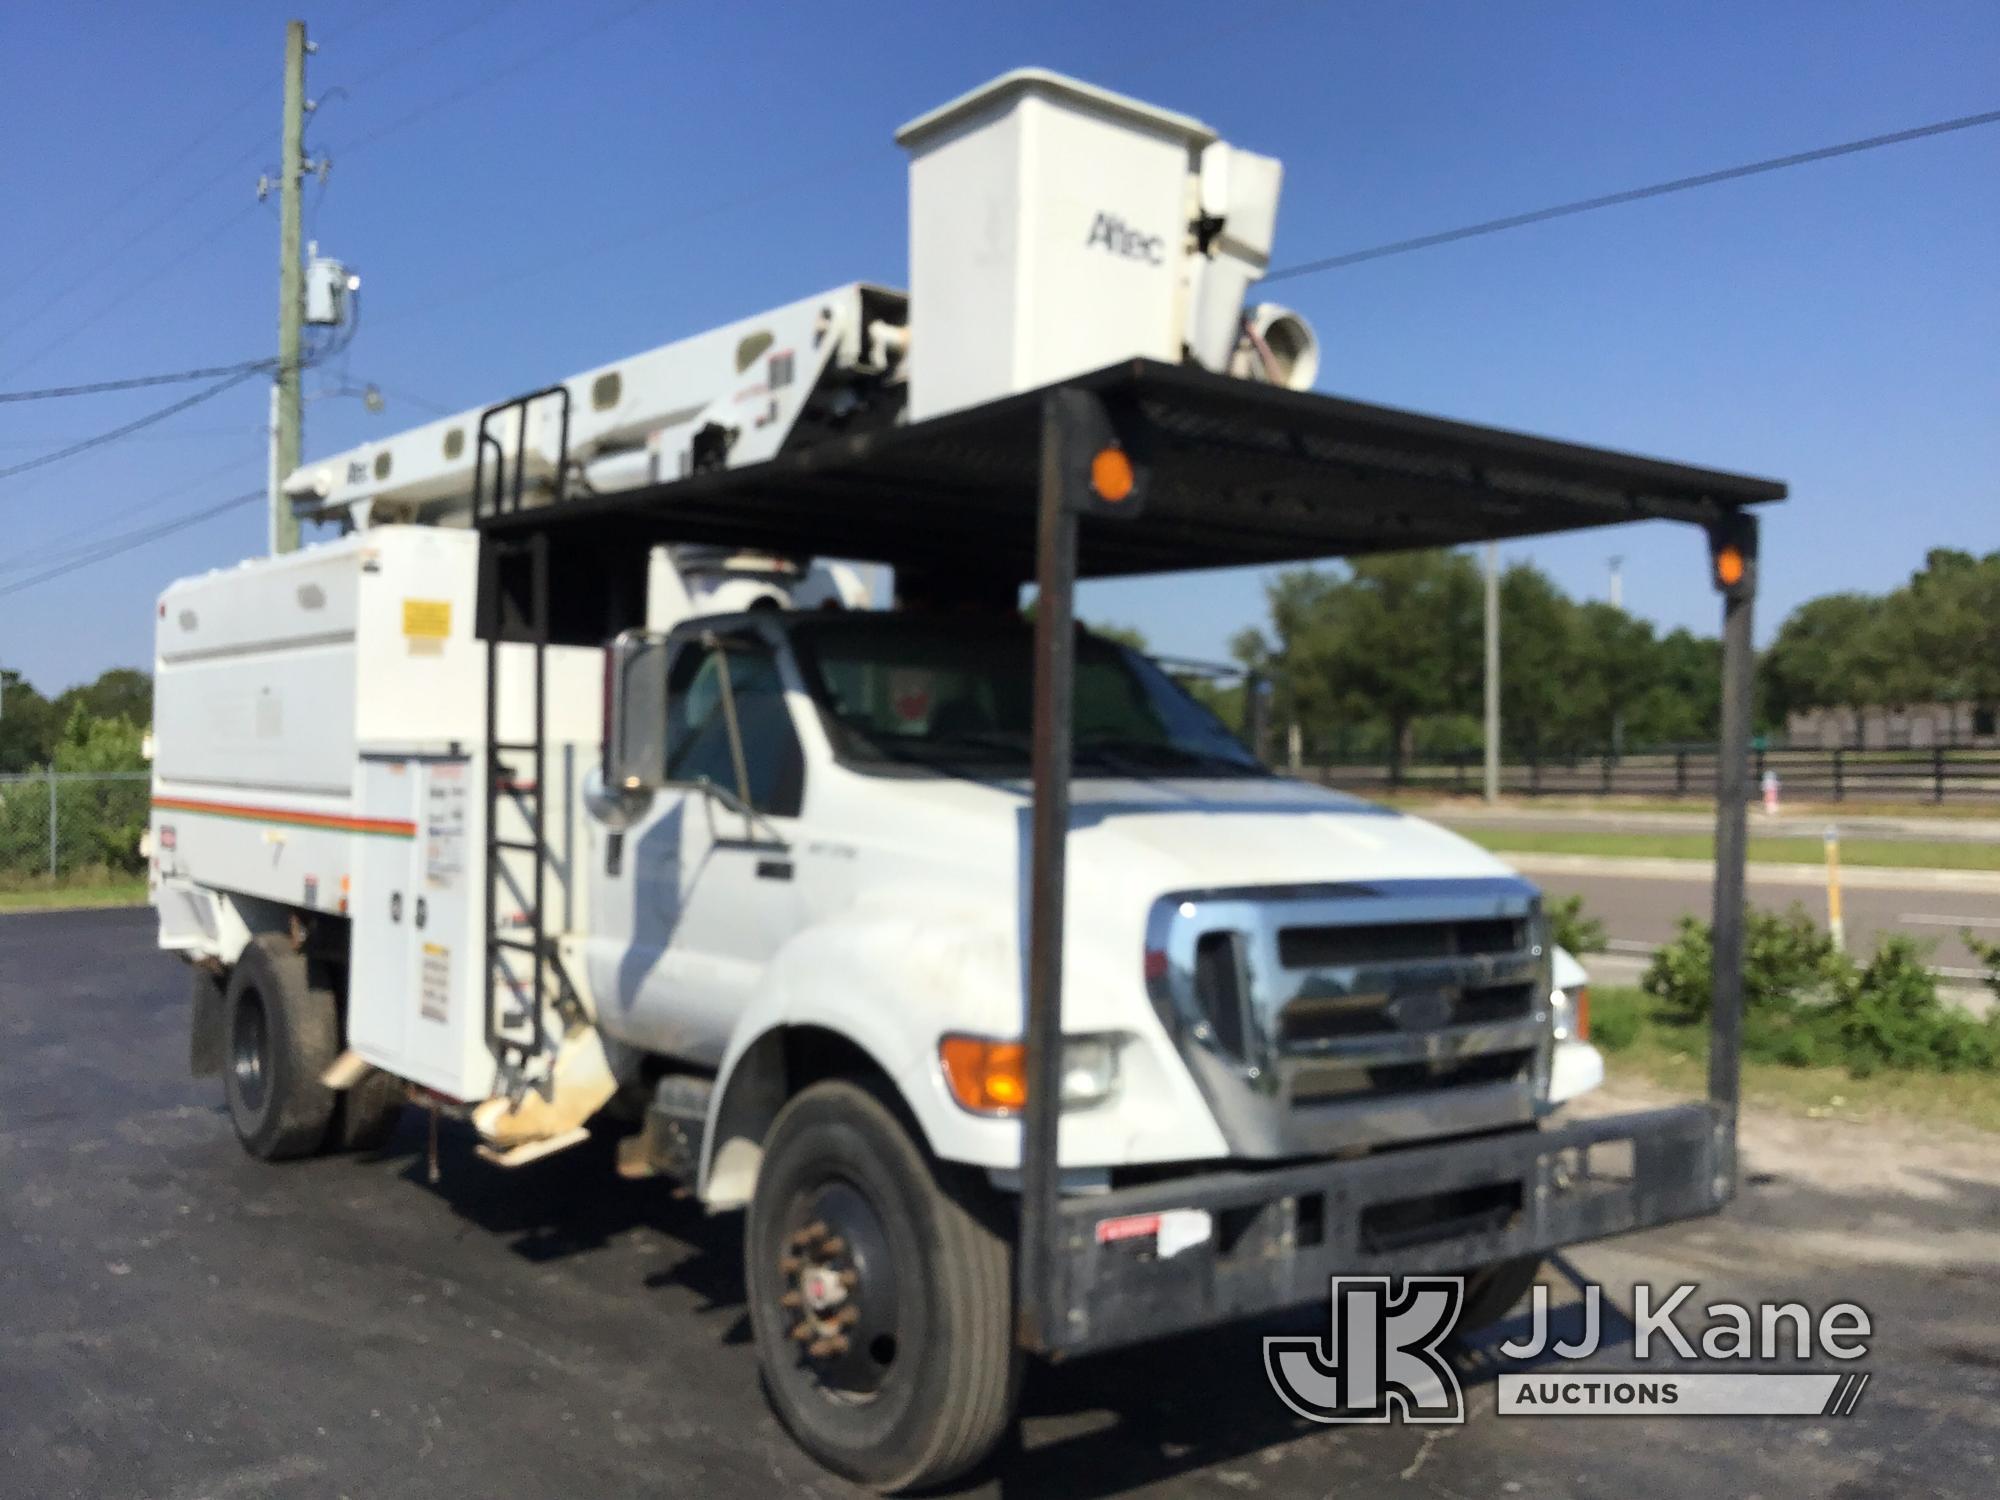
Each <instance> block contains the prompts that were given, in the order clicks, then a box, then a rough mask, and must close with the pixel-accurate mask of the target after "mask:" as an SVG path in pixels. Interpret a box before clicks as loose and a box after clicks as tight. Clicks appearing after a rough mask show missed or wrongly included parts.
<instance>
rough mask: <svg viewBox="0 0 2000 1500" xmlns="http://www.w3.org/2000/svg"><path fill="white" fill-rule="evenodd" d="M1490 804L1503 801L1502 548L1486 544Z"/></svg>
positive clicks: (1487, 758) (1487, 740) (1487, 793)
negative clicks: (1501, 763) (1501, 774)
mask: <svg viewBox="0 0 2000 1500" xmlns="http://www.w3.org/2000/svg"><path fill="white" fill-rule="evenodd" d="M1486 800H1487V801H1488V802H1498V801H1499V800H1500V544H1499V543H1498V542H1488V543H1487V544H1486Z"/></svg>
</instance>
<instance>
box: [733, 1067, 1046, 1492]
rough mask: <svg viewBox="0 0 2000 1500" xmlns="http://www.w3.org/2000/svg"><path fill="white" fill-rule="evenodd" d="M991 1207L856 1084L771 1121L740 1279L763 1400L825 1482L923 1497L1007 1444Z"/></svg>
mask: <svg viewBox="0 0 2000 1500" xmlns="http://www.w3.org/2000/svg"><path fill="white" fill-rule="evenodd" d="M995 1208H996V1205H995V1203H994V1202H993V1199H992V1195H991V1194H990V1192H989V1191H988V1190H987V1189H986V1187H985V1184H984V1183H982V1182H980V1181H979V1180H978V1179H977V1178H975V1177H973V1176H971V1175H970V1174H960V1173H958V1172H955V1171H953V1169H950V1168H948V1167H944V1166H941V1165H940V1164H938V1163H936V1162H934V1161H933V1160H931V1158H930V1156H929V1155H928V1153H927V1152H925V1150H924V1149H923V1148H922V1147H921V1146H919V1145H918V1144H917V1142H916V1141H915V1140H914V1139H913V1137H912V1133H911V1131H910V1130H909V1129H907V1128H906V1127H905V1126H904V1125H903V1123H902V1121H901V1120H900V1119H899V1118H898V1116H897V1112H896V1111H895V1110H894V1109H893V1108H892V1107H891V1106H890V1104H888V1103H886V1102H885V1101H884V1100H883V1099H882V1098H881V1097H879V1096H878V1095H877V1094H876V1093H875V1092H873V1091H872V1090H870V1089H868V1088H867V1087H865V1086H863V1085H860V1084H857V1083H852V1082H847V1081H844V1080H835V1081H830V1082H826V1083H818V1084H814V1085H813V1086H812V1087H811V1088H809V1089H806V1090H805V1091H804V1092H802V1093H801V1094H799V1095H798V1097H797V1098H795V1099H793V1100H792V1101H791V1102H790V1103H789V1104H787V1105H786V1106H785V1107H784V1109H783V1110H781V1111H780V1112H779V1114H778V1118H777V1119H776V1121H774V1122H773V1124H772V1126H771V1133H770V1135H769V1137H768V1138H767V1140H766V1143H765V1152H764V1161H763V1165H762V1167H761V1168H760V1169H759V1171H758V1174H757V1188H756V1192H755V1194H754V1196H753V1198H752V1201H751V1204H750V1222H749V1225H748V1227H747V1229H746V1232H745V1234H744V1240H743V1254H744V1260H745V1274H744V1281H745V1285H746V1286H747V1287H748V1289H749V1300H750V1316H751V1324H752V1327H753V1328H754V1330H755V1332H756V1340H757V1358H758V1363H759V1365H760V1367H761V1369H762V1372H763V1377H764V1390H765V1394H766V1395H767V1396H768V1397H769V1399H770V1402H771V1405H772V1407H773V1409H774V1410H775V1411H776V1412H777V1415H778V1419H779V1420H780V1421H781V1422H783V1423H784V1424H785V1427H786V1428H787V1429H788V1430H789V1431H790V1432H791V1434H792V1436H793V1437H794V1438H795V1439H796V1440H797V1441H798V1443H799V1445H800V1446H801V1447H803V1448H804V1449H805V1450H806V1451H807V1452H808V1453H810V1454H811V1455H812V1456H813V1457H814V1458H815V1459H817V1460H818V1461H819V1462H820V1463H822V1464H824V1465H825V1466H826V1467H827V1468H829V1469H832V1470H833V1471H834V1472H836V1473H838V1474H841V1475H843V1476H844V1477H846V1478H848V1479H851V1480H854V1481H856V1482H857V1483H860V1484H865V1485H867V1486H869V1487H870V1488H873V1489H877V1490H881V1491H884V1492H894V1491H899V1490H907V1489H915V1488H919V1487H925V1486H931V1485H937V1484H941V1483H943V1482H944V1481H946V1480H948V1479H952V1478H955V1477H957V1476H958V1475H960V1474H963V1473H964V1472H965V1471H966V1470H967V1469H970V1468H972V1467H973V1466H974V1465H975V1464H977V1463H978V1462H979V1461H980V1460H981V1459H982V1458H984V1457H985V1456H986V1455H987V1454H988V1453H989V1452H991V1451H992V1449H993V1446H994V1445H995V1444H996V1443H997V1442H998V1441H999V1440H1000V1438H1001V1436H1002V1435H1003V1434H1004V1433H1005V1432H1006V1431H1007V1428H1008V1426H1009V1424H1010V1423H1011V1421H1012V1419H1013V1414H1014V1402H1015V1398H1016V1396H1017V1394H1018V1392H1019V1388H1020V1368H1021V1360H1020V1356H1019V1353H1018V1352H1017V1351H1016V1349H1015V1347H1014V1339H1013V1328H1012V1313H1013V1304H1014V1298H1013V1285H1012V1270H1013V1261H1012V1256H1011V1254H1010V1253H1009V1248H1008V1240H1007V1237H1006V1236H1005V1235H1004V1234H1003V1233H1002V1232H1000V1229H999V1228H998V1226H997V1224H996V1222H995V1219H996V1214H995ZM815 1230H817V1231H818V1233H817V1234H815V1232H814V1231H815ZM836 1284H838V1285H839V1287H840V1290H839V1291H838V1292H837V1294H836V1293H834V1292H833V1291H832V1288H833V1287H834V1286H835V1285H836ZM836 1295H837V1297H838V1299H839V1300H838V1301H837V1302H832V1303H829V1298H830V1297H833V1296H836ZM788 1302H790V1304H791V1305H787V1303H788ZM843 1318H849V1319H851V1321H848V1322H847V1323H845V1324H841V1323H840V1322H839V1320H840V1319H843ZM802 1327H803V1328H806V1329H807V1331H808V1334H809V1335H810V1336H809V1337H806V1338H801V1337H799V1336H796V1334H795V1330H796V1329H799V1328H802ZM830 1330H838V1335H839V1338H840V1339H841V1341H842V1347H841V1348H840V1349H838V1350H837V1351H829V1350H826V1349H824V1348H823V1344H824V1343H825V1342H826V1340H827V1337H828V1333H829V1331H830Z"/></svg>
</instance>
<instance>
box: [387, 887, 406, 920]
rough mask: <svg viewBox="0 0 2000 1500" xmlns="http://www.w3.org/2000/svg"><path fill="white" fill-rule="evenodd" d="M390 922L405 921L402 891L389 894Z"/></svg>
mask: <svg viewBox="0 0 2000 1500" xmlns="http://www.w3.org/2000/svg"><path fill="white" fill-rule="evenodd" d="M389 920H390V921H391V922H400V921H402V920H403V893H402V892H401V891H391V892H389Z"/></svg>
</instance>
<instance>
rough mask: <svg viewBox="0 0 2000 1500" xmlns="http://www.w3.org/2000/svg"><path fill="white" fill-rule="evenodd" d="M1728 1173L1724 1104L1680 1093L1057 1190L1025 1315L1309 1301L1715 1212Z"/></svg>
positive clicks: (1045, 1337)
mask: <svg viewBox="0 0 2000 1500" xmlns="http://www.w3.org/2000/svg"><path fill="white" fill-rule="evenodd" d="M1735 1180H1736V1173H1735V1136H1734V1131H1733V1129H1732V1126H1731V1122H1730V1119H1729V1117H1728V1116H1727V1115H1726V1114H1724V1113H1723V1112H1722V1111H1720V1110H1717V1109H1715V1108H1713V1107H1712V1106H1710V1105H1708V1104H1688V1105H1679V1106H1675V1107H1673V1108H1669V1109H1659V1110H1649V1111H1645V1112H1643V1113H1637V1114H1628V1115H1617V1116H1612V1117H1609V1118H1605V1119H1598V1120H1583V1121H1578V1122H1575V1123H1573V1124H1567V1125H1564V1126H1562V1127H1560V1128H1557V1129H1551V1130H1544V1131H1539V1132H1537V1131H1532V1130H1525V1131H1513V1132H1509V1133H1506V1134H1502V1135H1491V1136H1484V1137H1478V1138H1473V1139H1467V1140H1459V1141H1453V1142H1450V1143H1447V1144H1444V1145H1434V1146H1423V1147H1416V1148H1411V1149H1408V1150H1397V1151H1384V1152H1378V1153H1376V1154H1374V1155H1371V1156H1366V1157H1360V1158H1356V1159H1354V1160H1348V1161H1314V1162H1309V1163H1305V1164H1302V1165H1294V1166H1284V1167H1277V1168H1272V1169H1269V1170H1262V1171H1257V1170H1249V1171H1225V1172H1212V1173H1204V1174H1201V1175H1198V1176H1191V1177H1178V1178H1173V1179H1170V1180H1165V1181H1161V1182H1157V1183H1147V1184H1144V1185H1142V1186H1138V1187H1128V1188H1119V1189H1115V1190H1113V1191H1112V1192H1109V1193H1099V1194H1094V1195H1078V1196H1073V1197H1067V1198H1064V1199H1062V1200H1061V1203H1060V1206H1059V1211H1058V1217H1057V1223H1056V1231H1057V1232H1056V1244H1055V1249H1054V1254H1053V1255H1052V1256H1051V1258H1050V1263H1049V1275H1048V1281H1049V1284H1048V1285H1047V1286H1046V1287H1045V1288H1043V1289H1042V1291H1043V1295H1041V1296H1039V1297H1036V1298H1034V1299H1033V1301H1034V1306H1032V1307H1031V1308H1029V1309H1027V1311H1028V1313H1029V1317H1028V1319H1027V1320H1026V1328H1025V1330H1024V1331H1025V1332H1026V1333H1027V1334H1028V1337H1029V1339H1030V1341H1031V1342H1032V1343H1033V1344H1034V1345H1035V1346H1036V1347H1038V1348H1039V1349H1041V1350H1042V1351H1043V1352H1046V1353H1050V1354H1081V1353H1087V1352H1091V1351H1095V1350H1100V1349H1109V1348H1115V1347H1117V1346H1119V1345H1123V1344H1132V1343H1138V1342H1141V1341H1144V1340H1147V1339H1152V1338H1159V1337H1162V1336H1164V1335H1167V1334H1172V1333H1179V1332H1184V1331H1187V1330H1190V1329H1196V1328H1203V1327H1207V1326H1211V1325H1214V1324H1218V1323H1223V1322H1228V1321H1230V1320H1232V1319H1236V1318H1243V1317H1248V1316H1251V1315H1254V1314H1258V1313H1264V1312H1270V1311H1273V1310H1276V1309H1279V1308H1285V1307H1295V1306H1299V1305H1301V1304H1304V1303H1308V1302H1313V1301H1317V1300H1319V1299H1321V1298H1324V1297H1325V1296H1326V1295H1327V1283H1328V1280H1329V1279H1330V1278H1331V1277H1334V1276H1344V1275H1368V1274H1373V1275H1410V1274H1414V1273H1417V1272H1445V1273H1451V1272H1460V1271H1468V1270H1471V1269H1474V1268H1476V1267H1479V1266H1482V1265H1486V1264H1489V1263H1491V1262H1493V1261H1498V1260H1505V1259H1509V1258H1511V1257H1514V1256H1518V1255H1530V1254H1546V1253H1547V1252H1549V1251H1551V1250H1556V1249H1560V1248H1561V1247H1563V1246H1565V1245H1574V1244H1580V1243H1582V1242H1584V1241H1587V1240H1595V1239H1602V1238H1604V1237H1605V1236H1607V1235H1614V1234H1623V1233H1625V1232H1626V1231H1628V1230H1633V1229H1645V1228H1648V1227H1651V1226H1653V1225H1656V1224H1667V1223H1671V1222H1673V1221H1674V1220H1676V1219H1688V1218H1695V1217H1698V1216H1700V1215H1704V1214H1710V1213H1714V1212H1715V1211H1716V1210H1717V1209H1719V1208H1721V1207H1722V1205H1723V1204H1724V1203H1726V1202H1727V1201H1728V1200H1729V1198H1730V1196H1731V1194H1732V1193H1733V1191H1734V1184H1735ZM1189 1211H1193V1212H1192V1213H1190V1212H1189ZM1199 1214H1206V1215H1208V1216H1209V1232H1208V1233H1207V1234H1206V1236H1205V1237H1203V1238H1199V1239H1196V1238H1194V1237H1193V1234H1192V1233H1191V1231H1190V1229H1189V1227H1188V1226H1190V1225H1193V1226H1196V1227H1198V1226H1199V1224H1200V1219H1199V1217H1198V1215H1199ZM1153 1215H1161V1216H1164V1217H1163V1218H1162V1222H1161V1226H1160V1228H1159V1230H1158V1231H1157V1232H1156V1233H1148V1232H1147V1230H1146V1220H1147V1219H1148V1218H1149V1217H1150V1216H1153Z"/></svg>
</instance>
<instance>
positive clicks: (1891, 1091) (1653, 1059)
mask: <svg viewBox="0 0 2000 1500" xmlns="http://www.w3.org/2000/svg"><path fill="white" fill-rule="evenodd" d="M1590 1039H1591V1040H1592V1041H1593V1042H1595V1043H1596V1044H1597V1045H1598V1047H1599V1048H1600V1049H1602V1051H1603V1052H1604V1056H1605V1063H1606V1066H1607V1067H1608V1068H1609V1070H1610V1071H1611V1073H1612V1075H1613V1076H1614V1077H1615V1076H1617V1075H1618V1074H1621V1073H1623V1074H1627V1075H1633V1076H1637V1077H1640V1078H1644V1079H1647V1080H1649V1081H1650V1082H1653V1083H1657V1084H1659V1085H1661V1086H1662V1087H1664V1088H1670V1089H1673V1090H1675V1091H1677V1092H1685V1093H1691V1094H1703V1093H1706V1092H1707V1090H1708V1028H1707V1027H1706V1026H1701V1025H1693V1026H1690V1025H1687V1024H1684V1023H1677V1022H1675V1021H1673V1020H1671V1019H1669V1018H1667V1017H1666V1016H1665V1015H1664V1014H1663V1008H1662V1005H1661V1002H1659V1001H1657V1000H1655V999H1654V998H1653V997H1652V996H1651V995H1648V994H1647V993H1646V992H1645V991H1643V990H1639V989H1631V988H1625V987H1619V986H1605V987H1603V988H1599V987H1597V986H1595V985H1593V986H1591V991H1590ZM1743 1097H1744V1099H1745V1100H1746V1101H1747V1102H1749V1103H1751V1104H1760V1105H1766V1106H1770V1107H1774V1108H1778V1109H1783V1110H1787V1111H1789V1112H1791V1113H1793V1114H1803V1115H1811V1116H1824V1115H1838V1116H1840V1117H1842V1118H1851V1117H1856V1116H1859V1117H1863V1118H1866V1117H1869V1116H1874V1115H1897V1116H1901V1117H1903V1118H1907V1119H1913V1120H1926V1121H1949V1122H1953V1123H1956V1124H1960V1125H1970V1126H1973V1127H1975V1128H1977V1129H1980V1130H1991V1131H2000V1076H1995V1075H1994V1074H1992V1073H1934V1072H1928V1071H1922V1072H1920V1071H1915V1070H1910V1071H1891V1070H1888V1069H1884V1070H1883V1071H1881V1072H1879V1073H1876V1074H1874V1075H1873V1076H1871V1077H1868V1078H1854V1077H1850V1076H1849V1074H1848V1072H1847V1070H1846V1069H1845V1068H1793V1067H1787V1066H1785V1065H1783V1064H1781V1063H1772V1062H1760V1061H1758V1060H1756V1059H1754V1058H1747V1057H1746V1058H1745V1059H1744V1060H1743Z"/></svg>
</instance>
